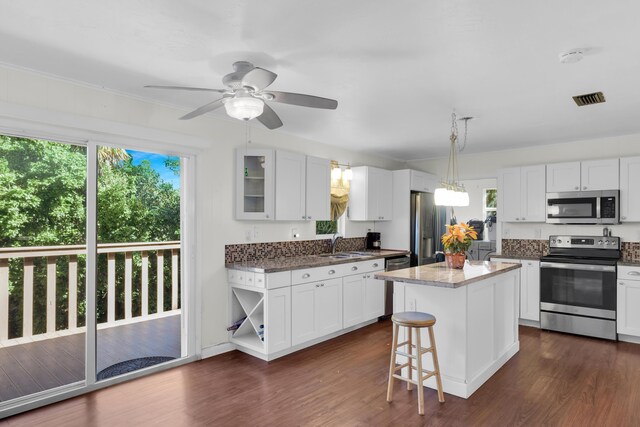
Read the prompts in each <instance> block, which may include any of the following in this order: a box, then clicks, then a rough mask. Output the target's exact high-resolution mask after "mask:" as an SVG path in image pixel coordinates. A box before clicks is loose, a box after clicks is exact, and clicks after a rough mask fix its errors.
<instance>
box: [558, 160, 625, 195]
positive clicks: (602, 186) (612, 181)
mask: <svg viewBox="0 0 640 427" xmlns="http://www.w3.org/2000/svg"><path fill="white" fill-rule="evenodd" d="M618 177H619V163H618V159H604V160H589V161H584V162H569V163H554V164H550V165H547V192H549V193H559V192H563V191H599V190H617V189H618V188H620V183H619V179H618Z"/></svg>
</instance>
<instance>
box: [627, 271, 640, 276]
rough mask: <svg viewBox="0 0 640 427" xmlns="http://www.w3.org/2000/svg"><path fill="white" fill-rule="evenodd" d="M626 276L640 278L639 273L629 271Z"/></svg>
mask: <svg viewBox="0 0 640 427" xmlns="http://www.w3.org/2000/svg"><path fill="white" fill-rule="evenodd" d="M627 274H628V275H629V276H640V271H630V272H628V273H627Z"/></svg>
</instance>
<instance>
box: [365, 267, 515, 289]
mask: <svg viewBox="0 0 640 427" xmlns="http://www.w3.org/2000/svg"><path fill="white" fill-rule="evenodd" d="M520 267H521V266H520V264H511V263H503V262H491V261H466V262H465V264H464V268H463V269H453V268H449V267H447V263H446V262H439V263H437V264H426V265H421V266H419V267H411V268H405V269H403V270H395V271H388V272H386V273H376V275H375V278H376V279H382V280H393V281H395V282H404V283H413V284H417V285H427V286H438V287H442V288H459V287H461V286H465V285H468V284H471V283H474V282H478V281H480V280H484V279H486V278H488V277H491V276H497V275H498V274H502V273H505V272H507V271H510V270H515V269H517V268H520Z"/></svg>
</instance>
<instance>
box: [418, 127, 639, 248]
mask: <svg viewBox="0 0 640 427" xmlns="http://www.w3.org/2000/svg"><path fill="white" fill-rule="evenodd" d="M638 155H640V135H638V134H636V135H623V136H617V137H608V138H596V139H590V140H584V141H574V142H569V143H564V144H553V145H541V146H538V147H530V148H521V149H514V150H503V151H494V152H487V153H479V154H465V155H460V156H459V161H460V178H461V179H464V180H468V179H478V178H489V177H496V171H497V170H498V169H500V168H506V167H513V166H525V165H538V164H549V163H558V162H565V161H575V160H591V159H606V158H616V157H627V156H638ZM408 164H409V167H411V168H414V169H418V170H424V171H427V172H431V173H436V174H440V175H442V174H443V173H444V174H446V161H445V162H443V161H442V159H429V160H421V161H410V162H408ZM456 213H457V211H456ZM458 219H460V217H458ZM501 228H502V230H501V231H500V228H498V231H499V232H501V235H500V236H501V237H502V238H510V239H548V238H549V236H550V235H556V234H574V235H600V234H601V233H602V228H603V227H601V226H595V225H560V224H559V225H553V224H546V223H535V224H532V223H527V224H524V223H504V224H502V227H501ZM609 228H611V229H612V230H613V231H612V234H613V235H615V236H620V237H621V238H622V239H623V241H640V223H638V224H619V225H614V226H612V227H609ZM500 236H499V238H500ZM498 245H499V243H498Z"/></svg>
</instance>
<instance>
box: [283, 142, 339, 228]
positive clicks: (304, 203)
mask: <svg viewBox="0 0 640 427" xmlns="http://www.w3.org/2000/svg"><path fill="white" fill-rule="evenodd" d="M330 217H331V162H330V161H329V160H327V159H321V158H318V157H311V156H305V155H304V154H298V153H290V152H288V151H280V150H278V151H276V167H275V219H276V220H279V221H303V220H329V219H330Z"/></svg>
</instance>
